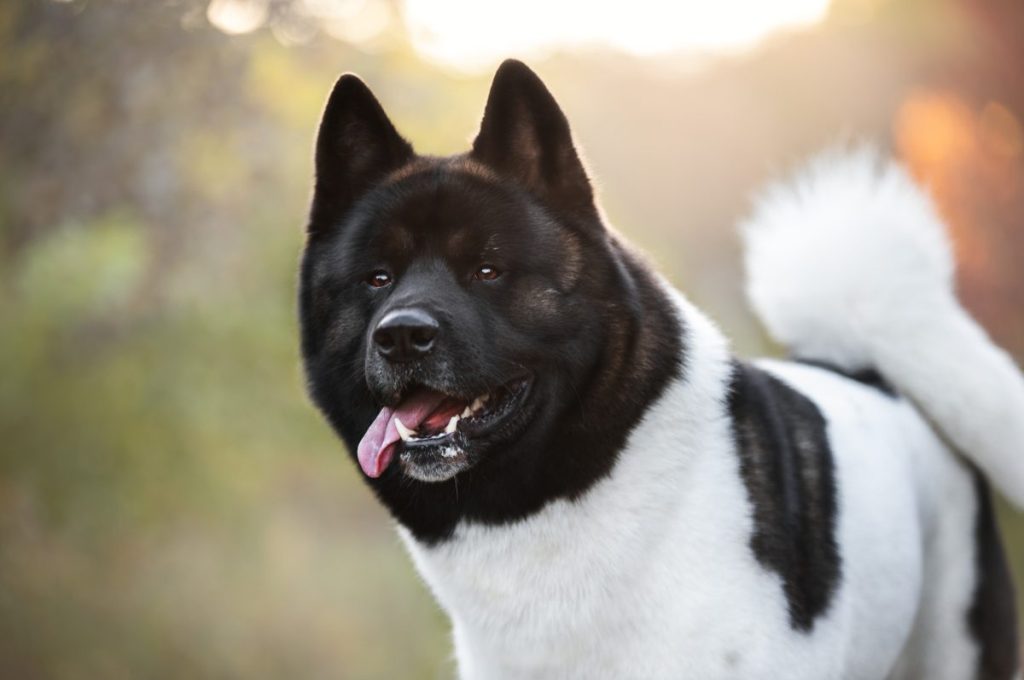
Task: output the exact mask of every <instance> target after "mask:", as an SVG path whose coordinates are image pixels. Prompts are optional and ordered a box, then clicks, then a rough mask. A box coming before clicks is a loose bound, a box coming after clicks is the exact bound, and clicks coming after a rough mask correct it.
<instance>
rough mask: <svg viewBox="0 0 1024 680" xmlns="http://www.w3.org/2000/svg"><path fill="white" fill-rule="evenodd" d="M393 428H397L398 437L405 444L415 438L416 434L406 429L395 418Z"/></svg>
mask: <svg viewBox="0 0 1024 680" xmlns="http://www.w3.org/2000/svg"><path fill="white" fill-rule="evenodd" d="M395 427H396V428H398V436H399V437H401V438H402V441H404V442H407V441H409V440H410V439H413V438H415V435H416V433H415V432H413V431H412V430H410V429H409V428H407V427H406V426H405V425H404V424H403V423H402V421H401V420H399V419H398V418H395Z"/></svg>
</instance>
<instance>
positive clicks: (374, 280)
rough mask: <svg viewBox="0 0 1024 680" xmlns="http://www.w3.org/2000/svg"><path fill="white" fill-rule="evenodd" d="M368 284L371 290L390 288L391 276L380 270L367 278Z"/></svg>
mask: <svg viewBox="0 0 1024 680" xmlns="http://www.w3.org/2000/svg"><path fill="white" fill-rule="evenodd" d="M366 283H367V285H369V286H370V287H371V288H383V287H384V286H390V285H391V274H388V273H387V272H386V271H384V270H383V269H378V270H377V271H375V272H373V273H372V274H370V275H369V276H368V277H366Z"/></svg>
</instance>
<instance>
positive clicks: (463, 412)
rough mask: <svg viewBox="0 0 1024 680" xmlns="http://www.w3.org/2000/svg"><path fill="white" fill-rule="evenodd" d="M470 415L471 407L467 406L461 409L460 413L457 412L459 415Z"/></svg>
mask: <svg viewBox="0 0 1024 680" xmlns="http://www.w3.org/2000/svg"><path fill="white" fill-rule="evenodd" d="M471 415H473V409H471V408H470V407H468V406H467V407H466V408H464V409H462V413H460V414H459V417H460V418H468V417H469V416H471Z"/></svg>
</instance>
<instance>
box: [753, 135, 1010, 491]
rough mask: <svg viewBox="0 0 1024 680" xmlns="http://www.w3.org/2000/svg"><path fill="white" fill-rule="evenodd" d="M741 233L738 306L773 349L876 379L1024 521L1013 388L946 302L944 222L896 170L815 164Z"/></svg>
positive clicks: (765, 198)
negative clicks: (756, 320) (742, 285)
mask: <svg viewBox="0 0 1024 680" xmlns="http://www.w3.org/2000/svg"><path fill="white" fill-rule="evenodd" d="M741 231H742V234H743V236H744V240H745V242H746V268H747V277H748V278H747V293H748V295H749V297H750V300H751V302H752V303H753V306H754V309H755V310H756V311H757V313H758V315H759V316H760V317H761V320H762V321H763V322H764V324H765V326H766V327H767V329H768V331H769V333H771V335H772V336H773V337H774V338H775V339H776V340H778V341H779V342H781V343H783V344H784V345H786V346H787V347H789V348H790V350H791V351H792V352H793V354H794V355H795V356H798V357H802V358H810V359H818V360H823V361H828V362H832V363H834V364H836V365H838V366H840V367H842V368H845V369H848V370H857V369H863V368H874V369H876V370H878V371H879V372H880V373H882V375H884V376H885V378H886V379H887V380H888V381H890V382H891V383H892V384H893V385H894V386H895V387H896V388H897V389H898V390H899V391H900V392H901V393H903V394H904V395H906V396H907V397H909V398H910V399H912V400H913V401H914V402H915V403H916V404H917V406H918V408H919V409H920V410H921V411H922V412H923V413H924V414H925V415H926V416H927V417H928V418H929V419H930V420H931V421H932V423H933V425H934V426H935V427H936V428H937V429H938V430H939V431H940V432H941V433H942V434H943V435H944V436H945V437H946V438H947V439H948V440H949V441H950V442H951V443H952V444H953V445H954V446H956V448H958V449H959V450H960V451H961V452H962V453H963V454H964V455H966V456H967V457H969V458H971V459H972V460H973V461H974V462H975V463H977V465H978V466H979V467H980V468H981V469H982V470H983V471H984V472H985V473H986V474H987V475H988V477H989V479H991V480H992V481H993V482H994V483H995V484H996V486H997V487H998V488H999V489H1000V490H1001V491H1002V492H1003V494H1005V495H1006V496H1007V497H1008V498H1009V499H1010V500H1011V501H1012V502H1013V503H1014V504H1015V505H1017V506H1018V507H1022V508H1024V458H1022V457H1021V456H1022V454H1024V379H1022V377H1021V374H1020V372H1019V371H1018V369H1017V366H1016V365H1015V364H1014V362H1013V360H1012V359H1011V358H1010V357H1009V355H1007V354H1006V353H1005V352H1004V351H1003V350H1001V349H999V348H998V347H996V346H995V344H993V343H992V341H991V340H990V339H989V337H988V336H987V335H986V333H985V331H984V330H983V329H982V328H981V327H980V326H979V325H978V324H977V323H976V322H975V321H974V319H972V318H971V317H970V316H969V315H968V314H967V312H966V311H964V309H963V308H962V307H961V306H960V304H959V303H958V302H957V299H956V295H955V294H954V291H953V256H952V252H951V249H950V245H949V242H948V240H947V237H946V233H945V229H944V226H943V223H942V220H941V219H940V218H939V216H938V214H937V212H936V210H935V207H934V206H933V205H932V202H931V200H930V199H929V197H928V195H927V194H926V193H925V192H924V191H922V189H921V188H920V187H918V186H917V185H916V184H915V183H914V181H913V180H912V179H911V178H910V176H909V175H908V173H907V172H906V171H905V170H904V169H903V168H902V167H900V166H899V165H897V164H896V163H894V162H891V161H889V162H883V161H881V160H880V159H879V157H878V155H877V154H876V153H874V152H873V151H871V150H867V149H862V150H858V151H854V152H847V153H840V152H831V153H826V154H824V155H822V156H820V157H819V158H817V159H816V160H815V161H813V162H812V163H811V164H810V165H809V167H808V168H807V169H806V170H804V171H803V172H802V173H801V174H799V175H798V176H797V177H796V179H795V180H794V181H793V182H791V183H788V184H782V185H777V186H774V187H771V188H770V189H769V190H768V191H766V192H765V193H764V194H763V195H762V196H761V198H760V200H759V201H758V203H757V205H756V209H755V211H754V214H753V216H752V217H751V218H750V219H748V220H747V221H746V222H745V223H744V224H743V225H742V228H741Z"/></svg>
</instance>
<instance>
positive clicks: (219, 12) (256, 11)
mask: <svg viewBox="0 0 1024 680" xmlns="http://www.w3.org/2000/svg"><path fill="white" fill-rule="evenodd" d="M269 11H270V8H269V6H268V4H267V1H266V0H213V1H212V2H211V3H210V4H209V5H208V6H207V7H206V18H207V19H209V21H210V23H211V24H213V25H214V26H216V27H217V28H219V29H220V30H222V31H224V32H225V33H227V34H229V35H241V34H243V33H250V32H252V31H255V30H256V29H257V28H259V27H260V26H262V25H263V23H264V22H265V21H266V20H267V14H268V13H269Z"/></svg>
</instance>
